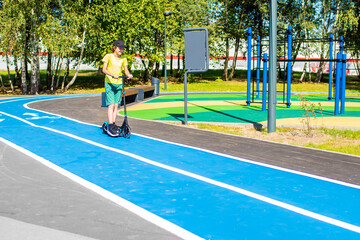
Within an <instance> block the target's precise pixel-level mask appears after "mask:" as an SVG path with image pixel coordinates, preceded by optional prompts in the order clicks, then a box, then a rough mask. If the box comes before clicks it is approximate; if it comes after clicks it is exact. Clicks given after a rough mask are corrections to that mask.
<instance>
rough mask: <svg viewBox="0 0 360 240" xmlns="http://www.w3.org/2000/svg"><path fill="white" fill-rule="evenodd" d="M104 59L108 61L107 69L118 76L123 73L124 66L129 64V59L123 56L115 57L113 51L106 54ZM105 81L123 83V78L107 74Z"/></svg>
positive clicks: (105, 61)
mask: <svg viewBox="0 0 360 240" xmlns="http://www.w3.org/2000/svg"><path fill="white" fill-rule="evenodd" d="M102 61H103V62H104V63H107V68H106V70H108V71H109V72H110V73H111V74H114V75H118V76H122V75H123V69H124V66H127V64H128V63H127V59H126V58H125V57H123V56H121V57H120V58H118V57H115V56H114V54H112V53H109V54H106V55H105V57H104V58H103V59H102ZM105 82H107V83H112V84H121V83H122V79H121V78H118V79H115V78H113V77H110V76H108V75H106V76H105Z"/></svg>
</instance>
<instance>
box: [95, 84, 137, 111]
mask: <svg viewBox="0 0 360 240" xmlns="http://www.w3.org/2000/svg"><path fill="white" fill-rule="evenodd" d="M138 93H139V90H137V89H136V88H128V89H125V101H126V102H127V103H130V102H136V101H137V96H138ZM121 97H123V94H122V93H121ZM105 98H106V97H105V92H102V93H101V107H107V106H106V100H105ZM121 105H123V101H121Z"/></svg>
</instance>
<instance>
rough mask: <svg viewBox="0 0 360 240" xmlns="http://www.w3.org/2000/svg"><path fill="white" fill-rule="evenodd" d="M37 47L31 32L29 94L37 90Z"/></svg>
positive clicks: (34, 35)
mask: <svg viewBox="0 0 360 240" xmlns="http://www.w3.org/2000/svg"><path fill="white" fill-rule="evenodd" d="M37 50H38V47H37V38H36V34H33V37H32V42H31V78H30V94H31V95H35V94H38V92H39V86H38V83H39V80H38V78H37V77H38V66H39V64H38V55H39V53H38V51H37Z"/></svg>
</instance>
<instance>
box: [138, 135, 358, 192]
mask: <svg viewBox="0 0 360 240" xmlns="http://www.w3.org/2000/svg"><path fill="white" fill-rule="evenodd" d="M133 135H137V136H141V137H143V138H148V139H152V140H155V141H159V142H164V143H169V144H173V145H178V146H181V147H186V148H191V149H195V150H199V151H203V152H207V153H211V154H214V155H218V156H222V157H226V158H231V159H234V160H238V161H241V162H246V163H251V164H255V165H258V166H263V167H267V168H272V169H276V170H280V171H283V172H289V173H293V174H297V175H301V176H306V177H310V178H314V179H319V180H322V181H326V182H331V183H335V184H339V185H343V186H346V187H351V188H357V189H360V186H359V185H356V184H352V183H347V182H343V181H340V180H335V179H331V178H326V177H321V176H317V175H313V174H310V173H304V172H300V171H296V170H292V169H288V168H283V167H278V166H274V165H270V164H267V163H261V162H255V161H253V160H249V159H245V158H240V157H234V156H231V155H228V154H224V153H219V152H215V151H212V150H208V149H203V148H198V147H194V146H190V145H186V144H181V143H174V142H170V141H166V140H162V139H158V138H153V137H149V136H145V135H141V134H137V133H134V134H133Z"/></svg>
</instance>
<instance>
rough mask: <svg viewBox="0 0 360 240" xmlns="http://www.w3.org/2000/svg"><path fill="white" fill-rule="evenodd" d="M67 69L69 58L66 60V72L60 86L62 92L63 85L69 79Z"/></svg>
mask: <svg viewBox="0 0 360 240" xmlns="http://www.w3.org/2000/svg"><path fill="white" fill-rule="evenodd" d="M69 68H70V59H69V57H67V58H66V70H65V73H64V76H63V81H62V84H61V90H64V86H65V83H66V81H67V78H68V77H69Z"/></svg>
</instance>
